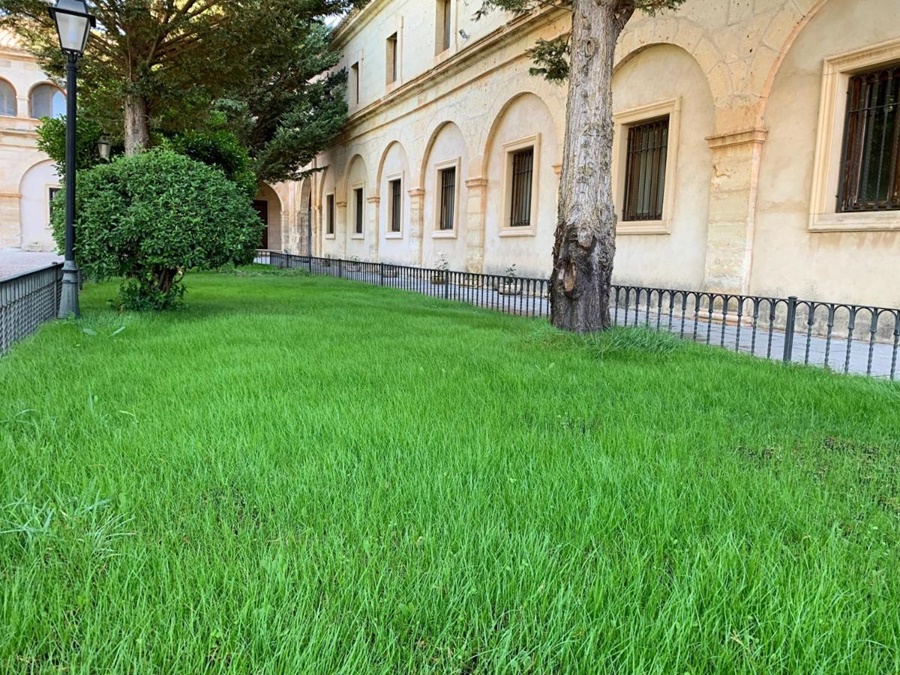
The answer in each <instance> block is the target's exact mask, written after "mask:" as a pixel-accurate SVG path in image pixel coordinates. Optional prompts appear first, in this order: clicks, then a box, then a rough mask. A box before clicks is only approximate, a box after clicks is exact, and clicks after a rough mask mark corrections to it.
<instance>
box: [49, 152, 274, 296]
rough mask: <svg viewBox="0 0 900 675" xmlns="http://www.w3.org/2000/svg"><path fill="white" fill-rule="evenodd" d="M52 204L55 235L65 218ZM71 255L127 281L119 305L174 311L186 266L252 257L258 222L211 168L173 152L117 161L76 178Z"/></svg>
mask: <svg viewBox="0 0 900 675" xmlns="http://www.w3.org/2000/svg"><path fill="white" fill-rule="evenodd" d="M61 203H62V200H60V199H57V200H55V203H54V206H55V207H56V208H54V210H53V219H52V220H53V234H54V237H55V238H56V241H57V244H59V245H60V248H61V247H62V242H63V241H64V239H65V227H64V217H63V216H64V214H63V209H62V208H59V207H60V205H61ZM76 208H77V214H78V217H77V221H76V242H75V254H76V257H77V260H78V262H79V265H80V266H81V267H82V269H83V270H84V271H85V272H86V273H87V274H88V275H90V276H91V277H94V278H97V279H105V278H108V277H124V282H123V283H122V286H121V288H120V295H119V299H118V304H119V305H120V306H121V307H124V308H126V309H135V310H145V309H171V308H173V307H175V306H177V305H178V304H179V303H180V301H181V298H182V296H183V294H184V287H183V285H182V276H183V272H184V270H185V269H213V268H218V267H221V266H222V265H225V264H228V263H235V264H244V263H247V262H249V261H250V260H252V259H253V253H254V251H255V249H256V246H257V245H258V243H259V240H260V236H261V232H262V227H263V225H262V223H261V222H260V220H259V217H258V216H257V214H256V212H255V211H254V210H253V208H252V206H251V204H250V200H249V198H248V197H247V195H246V193H245V192H243V191H242V190H241V189H240V188H238V187H237V185H236V184H235V183H233V182H232V181H230V180H228V179H227V178H226V177H225V175H224V174H223V173H222V172H221V171H219V170H217V169H214V168H211V167H209V166H206V165H204V164H202V163H200V162H197V161H194V160H192V159H189V158H188V157H185V156H183V155H179V154H176V153H174V152H170V151H162V150H158V151H151V152H147V153H143V154H139V155H135V156H133V157H121V158H119V159H116V160H115V161H113V162H111V163H109V164H104V165H100V166H97V167H95V168H94V169H92V170H90V171H87V172H83V173H81V174H79V184H78V192H77V206H76Z"/></svg>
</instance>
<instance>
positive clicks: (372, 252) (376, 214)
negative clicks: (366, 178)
mask: <svg viewBox="0 0 900 675" xmlns="http://www.w3.org/2000/svg"><path fill="white" fill-rule="evenodd" d="M366 201H367V202H368V203H369V204H371V205H372V208H371V209H369V210H370V211H371V212H372V220H371V224H372V228H371V232H372V235H371V236H369V237H368V240H369V261H371V262H378V244H379V242H380V240H381V233H380V232H379V230H378V226H379V224H380V219H381V208H380V204H381V197H379V196H378V195H372V196H371V197H368V198H367V199H366Z"/></svg>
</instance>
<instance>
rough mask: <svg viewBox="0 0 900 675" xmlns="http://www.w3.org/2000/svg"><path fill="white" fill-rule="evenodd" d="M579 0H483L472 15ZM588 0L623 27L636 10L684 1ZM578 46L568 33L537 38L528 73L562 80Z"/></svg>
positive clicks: (657, 8)
mask: <svg viewBox="0 0 900 675" xmlns="http://www.w3.org/2000/svg"><path fill="white" fill-rule="evenodd" d="M578 1H579V0H482V3H481V7H480V8H479V9H478V11H476V12H475V17H476V18H480V17H482V16H484V15H486V14H488V13H489V12H490V11H491V10H493V9H500V10H504V11H507V12H512V13H513V14H517V15H518V14H527V13H529V12H532V11H535V10H537V9H541V8H547V7H556V8H559V9H566V10H571V9H572V8H573V7H574V6H575V5H576V4H577V2H578ZM584 1H590V2H603V3H604V4H607V5H609V6H610V8H611V9H612V10H613V11H612V14H613V15H614V16H616V17H618V20H620V21H621V22H622V23H621V25H622V26H624V25H625V22H626V21H627V20H628V19H629V18H630V17H631V15H632V14H634V12H635V11H642V12H645V13H647V14H651V15H653V14H656V13H657V12H659V11H662V10H666V9H676V8H678V7H679V6H680V5H681V4H683V3H684V1H685V0H584ZM578 47H579V45H572V44H571V35H570V34H565V35H560V36H557V37H555V38H552V39H550V40H543V39H541V40H538V41H537V43H536V44H535V46H534V47H532V48H531V49H529V50H528V52H527V53H528V55H529V56H530V57H531V58H532V60H533V61H534V66H533V67H532V68H530V69H529V71H528V72H529V73H530V74H531V75H537V76H540V77H544V78H546V79H547V80H549V81H551V82H564V81H566V80H567V79H568V77H569V55H570V53H571V50H572V49H578Z"/></svg>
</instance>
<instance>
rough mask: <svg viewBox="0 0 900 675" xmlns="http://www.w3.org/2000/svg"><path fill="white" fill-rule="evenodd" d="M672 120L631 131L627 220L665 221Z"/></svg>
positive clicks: (624, 217) (650, 123) (655, 122)
mask: <svg viewBox="0 0 900 675" xmlns="http://www.w3.org/2000/svg"><path fill="white" fill-rule="evenodd" d="M668 150H669V117H668V116H666V117H662V118H660V119H656V120H651V121H649V122H645V123H644V124H639V125H636V126H633V127H630V128H629V129H628V150H627V160H626V163H625V208H624V209H623V212H624V213H623V220H626V221H628V220H662V217H663V196H664V194H665V189H666V158H667V154H668Z"/></svg>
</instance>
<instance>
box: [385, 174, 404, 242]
mask: <svg viewBox="0 0 900 675" xmlns="http://www.w3.org/2000/svg"><path fill="white" fill-rule="evenodd" d="M388 185H389V187H390V192H391V202H390V209H391V213H390V221H391V232H399V231H400V218H401V216H402V215H403V183H402V182H401V180H400V179H399V178H398V179H397V180H392V181H390V183H389V184H388Z"/></svg>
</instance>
